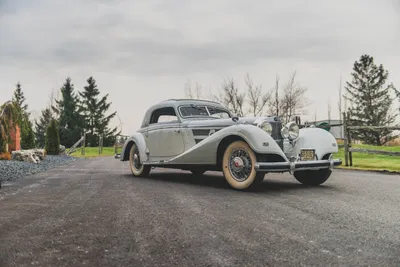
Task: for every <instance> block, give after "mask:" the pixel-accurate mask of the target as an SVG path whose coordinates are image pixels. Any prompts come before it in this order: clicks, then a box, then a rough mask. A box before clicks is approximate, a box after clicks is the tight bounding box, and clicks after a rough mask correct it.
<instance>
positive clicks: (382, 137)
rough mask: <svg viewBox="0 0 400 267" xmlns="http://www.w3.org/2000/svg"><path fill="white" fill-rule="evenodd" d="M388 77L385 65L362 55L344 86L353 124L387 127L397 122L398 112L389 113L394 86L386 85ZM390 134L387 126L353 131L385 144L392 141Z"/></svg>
mask: <svg viewBox="0 0 400 267" xmlns="http://www.w3.org/2000/svg"><path fill="white" fill-rule="evenodd" d="M388 76H389V73H388V71H387V70H385V69H384V68H383V66H382V64H381V65H379V66H377V65H376V64H375V63H374V59H373V57H371V56H369V55H362V56H361V57H360V59H359V61H356V62H355V63H354V66H353V73H352V77H353V79H352V81H351V82H346V87H345V89H346V92H347V96H346V98H347V99H348V100H349V102H350V108H349V122H350V123H351V124H352V125H369V126H387V125H391V124H392V123H393V122H394V121H395V115H392V114H391V113H390V108H391V105H392V98H391V94H390V93H391V88H392V85H386V81H387V79H388ZM390 133H391V131H390V130H387V129H384V130H364V129H363V130H357V131H354V133H353V137H354V138H355V139H358V140H361V141H363V142H364V143H366V144H372V145H382V144H385V143H386V142H388V141H390V140H391V137H390V136H389V134H390Z"/></svg>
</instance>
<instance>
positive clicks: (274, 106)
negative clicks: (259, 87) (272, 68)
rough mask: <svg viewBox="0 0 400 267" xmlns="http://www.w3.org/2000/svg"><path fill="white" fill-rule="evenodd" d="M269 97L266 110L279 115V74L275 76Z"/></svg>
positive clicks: (273, 114)
mask: <svg viewBox="0 0 400 267" xmlns="http://www.w3.org/2000/svg"><path fill="white" fill-rule="evenodd" d="M272 91H273V92H272V94H271V98H270V99H269V103H268V112H269V113H270V115H272V116H277V117H279V116H280V107H281V103H282V102H281V99H280V97H279V76H278V75H276V77H275V87H274V88H273V90H272Z"/></svg>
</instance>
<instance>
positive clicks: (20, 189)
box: [0, 158, 400, 267]
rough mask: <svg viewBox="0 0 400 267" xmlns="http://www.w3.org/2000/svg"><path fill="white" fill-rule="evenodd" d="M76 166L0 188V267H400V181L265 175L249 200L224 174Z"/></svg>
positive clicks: (107, 163) (107, 161)
mask: <svg viewBox="0 0 400 267" xmlns="http://www.w3.org/2000/svg"><path fill="white" fill-rule="evenodd" d="M73 164H74V165H69V166H68V167H62V168H59V169H56V170H51V171H49V172H47V173H41V174H38V175H36V176H32V177H31V178H29V179H24V180H20V181H19V182H18V184H12V185H5V186H4V187H3V188H2V189H1V191H0V192H1V193H0V266H2V267H6V266H74V267H75V266H182V267H183V266H252V267H253V266H400V205H399V200H400V176H394V175H379V174H373V173H363V172H345V171H338V170H337V171H336V172H335V174H334V175H333V176H332V177H331V179H330V180H329V181H328V182H327V183H326V184H325V185H324V186H322V187H319V188H307V187H304V186H302V185H300V184H299V183H297V182H296V181H295V180H294V179H293V178H291V177H290V176H289V175H274V176H269V175H267V176H266V179H265V181H264V183H263V185H262V189H261V190H260V192H256V193H244V192H238V191H234V190H232V189H230V188H229V187H228V186H227V185H226V184H225V183H224V180H223V178H222V176H221V175H219V174H218V173H211V174H209V175H207V176H205V177H193V176H191V175H190V174H188V173H187V172H179V171H173V170H167V173H161V172H160V171H158V170H154V171H153V174H152V176H151V177H150V178H133V177H132V176H131V175H130V174H129V171H128V166H127V164H125V163H121V162H119V161H117V160H114V159H112V158H102V159H96V160H84V161H78V162H75V163H73ZM71 167H72V168H71Z"/></svg>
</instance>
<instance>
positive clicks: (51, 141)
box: [45, 119, 60, 155]
mask: <svg viewBox="0 0 400 267" xmlns="http://www.w3.org/2000/svg"><path fill="white" fill-rule="evenodd" d="M45 149H46V153H47V154H49V155H58V154H60V136H59V134H58V123H57V121H56V120H55V119H52V120H51V121H50V124H49V127H47V129H46V145H45Z"/></svg>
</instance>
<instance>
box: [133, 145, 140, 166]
mask: <svg viewBox="0 0 400 267" xmlns="http://www.w3.org/2000/svg"><path fill="white" fill-rule="evenodd" d="M132 161H133V162H132V163H133V166H134V167H135V169H137V170H139V169H140V167H141V164H140V156H139V150H138V148H136V149H135V150H134V151H133V159H132Z"/></svg>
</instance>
